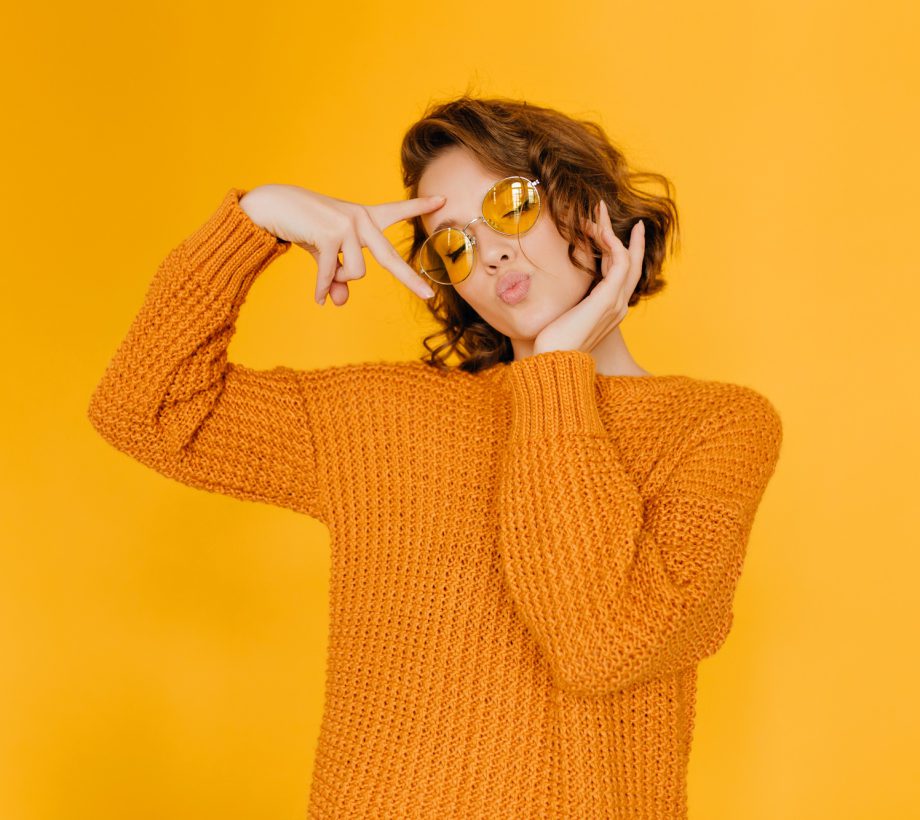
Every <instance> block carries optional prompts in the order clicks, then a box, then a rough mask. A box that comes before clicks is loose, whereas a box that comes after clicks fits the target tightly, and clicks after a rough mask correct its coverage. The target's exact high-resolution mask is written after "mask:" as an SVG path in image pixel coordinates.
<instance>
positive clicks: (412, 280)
mask: <svg viewBox="0 0 920 820" xmlns="http://www.w3.org/2000/svg"><path fill="white" fill-rule="evenodd" d="M358 226H359V227H358V231H359V238H360V240H361V244H362V245H364V246H365V247H366V248H367V249H368V250H369V251H370V252H371V254H372V255H373V257H374V259H376V260H377V261H378V262H379V263H380V265H381V266H382V267H384V268H386V269H387V270H388V271H389V272H390V273H392V274H393V276H395V277H396V278H397V279H398V280H399V281H400V282H402V283H403V284H404V285H405V286H406V287H407V288H409V290H411V291H413V292H414V293H416V294H418V295H419V296H421V297H422V299H430V298H431V297H432V295H433V294H434V291H432V289H431V287H430V286H429V285H426V284H425V282H424V281H423V279H422V277H421V275H420V274H419V273H418V272H417V271H414V270H413V269H412V268H411V267H410V266H409V264H408V263H407V262H406V260H405V259H403V258H402V256H400V254H399V251H397V250H396V248H394V247H393V245H392V244H391V243H390V240H389V239H387V238H386V237H385V236H384V235H383V234H382V233H381V232H380V230H379V229H378V228H377V226H376V225H375V224H374V221H373V219H372V218H371V217H370V215H369V214H363V213H362V214H360V215H359V217H358Z"/></svg>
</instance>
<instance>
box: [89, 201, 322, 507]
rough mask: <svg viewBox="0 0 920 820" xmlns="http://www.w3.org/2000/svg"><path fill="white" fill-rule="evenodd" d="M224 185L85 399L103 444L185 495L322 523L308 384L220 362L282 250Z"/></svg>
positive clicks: (286, 371)
mask: <svg viewBox="0 0 920 820" xmlns="http://www.w3.org/2000/svg"><path fill="white" fill-rule="evenodd" d="M245 193H246V191H244V190H242V189H238V188H232V189H230V190H229V191H228V193H227V194H226V195H225V196H224V199H223V201H222V202H221V204H220V206H219V208H218V209H217V211H216V212H214V213H213V214H212V215H211V216H210V217H209V218H208V219H207V220H206V221H205V222H204V224H203V225H201V226H200V227H199V228H198V229H197V230H196V231H195V232H194V233H192V234H191V235H190V236H189V237H188V238H186V239H185V240H184V241H182V242H181V243H180V244H179V245H178V246H177V247H175V248H174V249H173V250H172V251H171V252H170V253H169V254H168V255H167V257H166V258H165V259H164V260H163V262H162V263H161V264H160V266H159V268H158V270H157V272H156V274H155V276H154V277H153V281H152V282H151V284H150V285H149V287H148V290H147V293H146V297H145V299H144V302H143V304H142V306H141V308H140V311H139V312H138V314H137V315H136V316H135V318H134V321H133V323H132V324H131V326H130V328H129V330H128V333H127V335H126V337H125V338H124V340H123V341H122V342H121V345H120V346H119V347H118V349H117V350H116V352H115V354H114V356H113V358H112V359H111V361H110V362H109V364H108V366H107V368H106V370H105V373H104V374H103V376H102V378H101V380H100V381H99V383H98V385H97V386H96V388H95V390H94V392H93V394H92V397H91V399H90V404H89V409H88V417H89V420H90V422H91V423H92V425H93V426H94V427H95V428H96V430H97V431H98V432H99V433H100V434H101V435H102V437H103V438H105V439H106V440H107V441H108V442H109V443H110V444H112V445H113V446H114V447H116V448H117V449H119V450H121V451H122V452H124V453H127V454H128V455H130V456H132V457H133V458H135V459H137V460H138V461H140V462H142V463H143V464H145V465H147V466H149V467H152V468H153V469H155V470H157V471H158V472H160V473H161V474H163V475H165V476H168V477H170V478H173V479H176V480H178V481H181V482H183V483H185V484H188V485H190V486H193V487H197V488H200V489H205V490H208V491H211V492H217V493H223V494H226V495H230V496H234V497H236V498H240V499H245V500H251V501H261V502H266V503H269V504H274V505H277V506H280V507H286V508H288V509H291V510H294V511H297V512H302V513H305V514H308V515H311V516H313V517H316V518H318V519H320V520H325V518H324V512H323V509H322V507H321V504H320V492H319V487H318V480H317V474H316V470H315V464H314V447H313V438H312V436H313V431H312V429H311V423H310V398H311V380H310V376H311V374H313V373H318V372H320V371H296V370H292V369H290V368H288V367H282V366H279V367H275V368H272V369H270V370H254V369H251V368H248V367H244V366H243V365H240V364H235V363H233V362H229V361H228V360H227V347H228V346H229V344H230V340H231V338H232V336H233V333H234V330H235V321H236V318H237V315H238V313H239V310H240V307H241V306H242V304H243V301H244V300H245V298H246V294H247V292H248V290H249V288H250V287H251V285H252V283H253V282H254V280H255V279H256V277H257V276H258V275H259V273H260V272H261V271H262V270H264V269H265V268H266V267H267V266H268V265H269V264H270V263H271V262H272V261H273V260H274V259H275V258H277V257H278V256H280V255H281V254H283V253H285V252H286V251H287V250H288V249H289V247H290V243H289V242H286V241H284V240H282V239H279V238H278V237H275V236H274V235H273V234H271V233H270V232H268V231H266V230H264V229H263V228H262V227H261V226H259V225H256V224H255V223H254V222H253V221H252V220H251V219H250V218H249V215H248V214H247V213H246V212H245V211H244V210H243V209H242V208H241V207H240V204H239V199H240V197H241V196H242V195H243V194H245Z"/></svg>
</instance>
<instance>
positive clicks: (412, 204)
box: [365, 194, 445, 231]
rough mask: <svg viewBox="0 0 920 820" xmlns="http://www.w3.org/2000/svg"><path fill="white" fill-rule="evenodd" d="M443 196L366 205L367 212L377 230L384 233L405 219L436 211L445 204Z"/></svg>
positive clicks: (418, 197)
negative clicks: (386, 229)
mask: <svg viewBox="0 0 920 820" xmlns="http://www.w3.org/2000/svg"><path fill="white" fill-rule="evenodd" d="M444 199H445V197H443V196H442V195H440V194H439V195H437V196H417V197H415V198H414V199H398V200H396V201H395V202H383V203H381V204H380V205H366V206H365V210H366V211H367V213H368V215H369V216H370V218H371V221H372V222H373V223H374V226H375V227H376V228H377V230H379V231H382V230H384V229H385V228H389V227H390V225H393V224H395V223H397V222H402V221H403V220H404V219H411V218H412V217H413V216H421V215H422V214H426V213H428V212H429V211H436V210H437V209H438V208H440V207H441V206H442V205H443V204H444Z"/></svg>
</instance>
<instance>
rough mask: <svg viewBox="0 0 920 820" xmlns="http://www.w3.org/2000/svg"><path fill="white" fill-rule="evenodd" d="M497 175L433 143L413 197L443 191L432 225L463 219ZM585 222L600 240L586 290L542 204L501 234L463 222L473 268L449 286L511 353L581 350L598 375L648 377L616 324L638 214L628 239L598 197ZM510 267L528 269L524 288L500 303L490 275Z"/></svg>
mask: <svg viewBox="0 0 920 820" xmlns="http://www.w3.org/2000/svg"><path fill="white" fill-rule="evenodd" d="M502 176H505V175H502V174H499V175H496V173H495V172H494V171H490V170H488V169H486V168H484V167H483V166H482V165H481V164H480V163H479V162H478V161H477V159H476V158H475V157H474V156H473V155H472V154H471V153H470V152H469V151H468V150H467V149H465V148H463V147H461V146H451V147H450V148H448V149H445V150H444V151H442V152H441V153H440V154H439V155H438V156H437V157H436V158H435V159H434V160H432V161H431V162H430V163H429V164H428V167H427V168H426V169H425V172H424V173H423V174H422V178H421V180H420V181H419V186H418V193H419V195H420V196H429V195H432V194H437V193H440V194H443V195H444V196H445V202H444V205H443V207H441V208H437V209H435V210H433V211H430V212H428V213H426V214H424V215H423V216H422V223H423V225H424V227H425V230H426V231H427V232H428V233H432V232H433V231H434V229H435V227H437V226H438V225H440V224H441V223H442V222H448V223H450V224H452V225H454V226H457V227H462V226H464V225H466V224H467V223H468V222H469V221H470V220H471V219H473V218H474V217H475V216H478V215H480V213H481V206H482V199H483V196H484V195H485V193H486V191H488V190H489V188H490V187H491V186H492V185H493V184H494V183H495V182H496V181H497V180H498V179H500V178H501V177H502ZM585 231H586V233H588V234H589V235H590V236H592V238H594V240H595V241H596V242H597V244H598V246H599V247H600V248H602V249H603V256H602V259H601V273H602V275H603V280H602V281H599V282H598V283H597V284H596V285H595V287H594V288H593V289H592V290H591V292H590V293H588V289H589V287H590V286H591V283H592V281H593V279H592V277H591V275H590V274H588V273H585V272H584V271H582V270H580V269H578V268H577V267H575V266H574V265H573V264H572V262H571V261H570V260H569V258H568V253H567V249H568V242H567V241H566V240H565V239H563V237H562V236H561V235H560V234H559V231H558V230H557V228H556V226H555V223H554V222H553V220H552V218H551V215H550V212H549V207H548V204H547V203H544V205H543V207H542V208H541V212H540V215H539V218H538V219H537V222H536V223H535V225H534V227H533V228H531V229H530V230H529V231H528V232H527V233H526V234H524V235H522V236H520V237H509V236H504V235H502V234H500V233H498V232H496V231H494V230H492V229H491V228H489V227H488V226H487V225H485V224H484V223H483V222H482V221H479V222H476V223H474V224H473V225H471V226H470V227H469V228H467V232H468V233H471V234H473V235H475V238H476V242H477V244H476V253H475V260H474V264H473V269H472V271H471V272H470V274H469V275H468V276H467V277H466V279H464V280H463V281H461V282H457V283H455V284H454V285H453V287H454V288H455V289H456V290H457V292H458V293H459V295H460V296H461V297H462V298H463V299H464V300H465V301H466V302H468V303H469V304H470V306H471V307H473V309H474V310H476V312H477V313H478V314H479V315H480V316H481V317H482V318H483V320H484V321H486V322H488V323H489V324H490V325H491V326H492V327H494V328H495V329H496V330H498V331H499V332H501V333H503V334H504V335H506V336H507V337H508V338H509V339H510V340H511V346H512V348H513V350H514V358H515V360H516V361H517V360H519V359H522V358H524V357H526V356H533V355H537V354H539V353H545V352H548V351H551V350H581V351H583V352H585V353H589V354H590V355H591V356H592V357H593V358H594V360H595V370H596V372H597V373H599V374H601V375H610V376H617V375H624V376H651V375H652V374H651V373H649V372H648V371H647V370H645V369H644V368H642V367H640V366H639V365H638V364H637V363H636V361H635V360H634V359H633V357H632V355H631V354H630V352H629V350H628V348H627V347H626V343H625V341H624V339H623V334H622V332H621V328H620V323H621V322H622V321H623V319H624V318H625V316H626V314H627V311H628V305H627V302H628V299H629V295H630V294H631V293H632V292H633V291H634V290H635V287H636V284H637V283H638V281H639V276H640V275H641V273H642V260H643V256H644V253H645V236H644V226H643V224H642V221H641V220H639V221H637V223H636V225H635V226H634V228H633V231H632V234H631V237H630V240H629V247H628V248H627V247H626V246H625V245H623V243H622V242H621V241H620V240H619V239H618V238H617V237H616V235H615V234H614V233H613V230H612V229H611V227H610V217H609V214H608V212H607V207H606V204H605V203H603V202H599V203H598V206H597V209H596V210H595V220H593V221H589V222H588V223H587V224H586V225H585ZM576 258H577V259H579V261H581V262H582V263H583V264H586V265H588V267H591V266H592V262H593V259H592V258H591V257H590V256H589V255H588V253H587V251H586V250H584V249H579V251H578V252H577V253H576ZM510 270H516V271H521V272H524V273H527V274H530V276H531V287H530V291H529V292H528V295H527V296H526V297H525V298H524V300H523V301H521V302H519V303H518V304H516V305H507V304H505V303H504V302H502V301H501V300H500V299H498V297H497V295H496V291H495V287H496V283H497V280H498V279H499V277H500V276H501V275H502V274H504V273H505V272H507V271H510ZM436 287H451V285H437V286H436Z"/></svg>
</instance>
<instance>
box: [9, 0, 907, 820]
mask: <svg viewBox="0 0 920 820" xmlns="http://www.w3.org/2000/svg"><path fill="white" fill-rule="evenodd" d="M917 8H918V7H917V4H916V3H914V2H909V0H904V2H892V1H891V0H883V2H873V3H861V4H844V3H838V2H829V1H828V2H802V0H779V2H762V3H754V4H740V3H733V2H721V3H717V2H708V3H707V2H704V3H685V2H662V3H630V4H626V3H609V2H599V0H598V1H597V2H593V3H585V4H569V3H565V4H558V5H557V4H551V3H545V2H540V1H539V0H535V2H531V3H511V4H497V3H484V2H478V0H474V2H463V3H460V4H454V5H446V6H445V5H436V4H432V3H420V2H414V1H413V0H409V2H403V3H399V4H397V5H393V6H384V5H383V4H379V5H377V4H361V3H358V4H347V3H328V4H322V5H320V4H313V3H290V2H276V3H270V4H242V3H209V4H206V5H202V4H198V5H192V6H189V5H187V4H185V3H178V2H167V3H155V4H151V5H150V6H149V7H142V6H133V5H131V4H122V3H107V4H101V3H97V4H90V5H88V6H85V5H80V6H77V5H72V4H68V5H64V4H60V3H57V4H54V3H52V4H51V5H50V6H48V5H43V6H36V7H27V6H26V5H25V4H16V6H15V8H13V9H10V10H9V11H8V12H7V13H6V15H5V16H6V32H5V35H4V36H3V37H4V40H5V42H4V43H3V48H2V51H0V54H2V56H0V60H2V65H0V68H2V77H3V79H2V83H3V87H4V95H3V100H4V115H5V116H4V120H5V123H6V127H5V128H4V129H3V141H4V145H3V157H4V173H3V179H4V185H3V193H2V196H0V209H2V225H3V245H4V260H3V265H4V272H3V273H4V275H3V282H4V291H5V293H4V295H3V299H2V302H0V305H2V307H0V310H2V317H0V320H2V321H0V332H2V334H3V337H2V346H3V352H4V366H5V373H6V376H5V377H3V383H4V393H5V395H4V400H3V403H2V413H3V418H2V429H3V432H4V442H3V448H2V482H3V553H2V562H3V563H2V571H0V623H2V635H0V650H2V658H0V663H2V670H3V671H2V673H0V698H2V700H0V817H3V818H4V819H5V820H39V819H41V820H45V819H46V818H47V820H74V819H76V818H79V819H80V820H84V818H86V819H87V820H88V819H89V818H92V820H106V819H107V818H126V817H130V818H132V820H147V818H151V819H152V818H158V819H159V818H170V820H180V818H181V819H183V820H184V819H185V818H189V819H190V820H191V818H195V820H202V819H203V818H211V817H213V818H218V817H219V818H222V820H230V819H231V818H273V819H274V818H301V817H304V816H305V809H306V797H307V788H308V783H309V776H310V771H311V764H312V760H313V751H314V744H315V741H316V737H317V734H318V731H319V721H320V715H321V706H322V694H323V664H324V651H325V646H326V632H327V627H328V622H327V617H326V599H325V596H326V591H327V573H328V553H327V546H328V533H327V530H326V529H325V528H324V527H323V526H322V525H320V524H319V523H318V522H316V521H313V520H312V519H308V518H306V517H304V516H298V515H296V514H294V513H291V512H288V511H285V510H281V509H275V508H271V507H268V506H263V505H258V504H252V503H242V502H239V501H236V500H233V499H230V498H227V497H222V496H218V495H214V494H208V493H204V492H201V491H198V490H193V489H190V488H187V487H185V486H183V485H181V484H178V483H176V482H173V481H170V480H168V479H165V478H163V477H161V476H159V475H158V474H156V473H154V472H152V471H150V470H148V469H147V468H144V467H142V466H141V465H139V464H138V463H136V462H134V461H132V460H131V459H130V458H128V457H127V456H125V455H123V454H121V453H119V452H117V451H116V450H114V449H113V448H111V447H109V446H108V445H107V444H106V443H105V442H104V441H103V440H102V439H101V438H100V437H99V436H98V435H97V434H96V433H95V431H94V430H93V429H92V427H91V426H90V424H89V422H88V420H87V418H86V408H87V405H88V402H89V397H90V394H91V391H92V389H93V387H94V386H95V384H96V382H97V381H98V379H99V378H100V376H101V374H102V371H103V370H104V368H105V365H106V364H107V362H108V360H109V358H110V356H111V355H112V354H113V353H114V351H115V349H116V347H117V345H118V343H119V342H120V341H121V339H122V338H123V336H124V334H125V332H126V331H127V328H128V326H129V324H130V321H131V319H132V318H133V315H134V313H135V312H136V310H137V309H138V308H139V307H140V303H141V300H142V298H143V295H144V293H145V291H146V288H147V285H148V283H149V281H150V279H151V278H152V276H153V273H154V271H155V269H156V267H157V265H158V264H159V262H160V261H161V259H162V258H163V257H164V256H165V255H166V254H167V252H168V251H169V250H170V249H171V248H172V247H174V246H175V245H176V244H178V242H179V241H181V240H182V239H183V238H184V237H185V236H187V235H189V234H190V233H191V232H192V231H193V230H194V229H195V228H196V227H197V226H198V225H199V224H201V223H202V222H203V221H204V220H205V219H206V218H207V217H208V216H209V215H210V214H211V213H212V212H213V211H214V210H216V208H217V206H218V204H219V203H220V200H221V198H222V197H223V196H224V194H225V193H226V191H227V190H228V189H229V188H230V187H233V186H237V187H243V188H251V187H255V186H256V185H259V184H263V183H269V182H284V183H290V184H297V185H302V186H304V187H307V188H311V189H315V190H318V191H321V192H323V193H328V194H332V195H335V196H338V197H342V198H346V199H352V200H356V201H361V202H365V203H371V202H381V201H384V200H388V199H397V198H401V197H402V196H403V191H402V188H401V184H400V179H399V173H398V150H399V141H400V138H401V136H402V133H403V132H404V130H405V129H406V128H407V127H408V126H409V125H410V124H411V123H412V122H413V121H414V120H415V119H416V118H417V117H418V116H419V115H420V114H421V112H422V110H423V109H424V107H425V105H426V104H427V103H428V101H429V100H432V99H435V100H440V99H444V98H447V97H450V96H453V95H455V94H457V93H460V92H462V91H463V90H464V89H465V88H466V87H467V86H468V84H472V86H473V87H474V88H475V90H476V91H477V92H478V93H481V94H493V93H494V94H500V95H507V96H513V97H520V98H525V99H527V100H528V101H531V102H535V103H539V104H545V105H550V106H553V107H556V108H559V109H561V110H563V111H565V112H567V113H570V114H575V115H577V116H582V117H587V118H594V119H597V120H599V121H600V122H601V123H602V125H604V127H605V128H607V130H608V132H609V133H610V135H611V136H612V137H613V139H614V140H615V141H617V143H618V144H619V145H621V146H622V147H623V148H625V149H626V151H627V153H628V155H629V157H630V159H631V160H632V162H633V163H634V164H636V165H639V166H643V167H646V168H650V169H652V170H656V171H660V172H661V173H664V174H666V175H667V176H669V177H670V178H671V179H672V180H673V181H674V182H675V184H676V186H677V201H678V207H679V209H680V214H681V218H682V227H683V238H684V241H683V250H682V253H681V254H680V255H679V256H678V257H677V258H676V259H674V260H673V262H672V264H670V266H669V267H668V269H667V270H666V275H667V277H668V279H669V282H670V284H669V287H668V289H667V290H666V291H665V292H664V293H663V294H662V295H661V296H660V297H657V298H656V299H655V300H653V301H651V302H649V303H648V304H646V305H643V306H640V307H639V308H637V309H634V310H633V311H631V313H630V315H629V316H628V317H627V319H626V320H625V323H624V325H623V328H624V335H625V337H626V339H627V341H628V343H629V345H630V349H631V351H632V353H633V355H634V356H635V358H636V359H637V361H638V362H639V363H640V364H641V365H642V366H644V367H645V368H647V369H649V370H651V371H652V372H653V373H659V374H661V373H684V374H688V375H692V376H696V377H700V378H712V379H721V380H726V381H735V382H739V383H743V384H748V385H750V386H752V387H754V388H756V389H757V390H760V391H761V392H763V393H764V394H765V395H766V396H768V397H769V398H770V399H771V401H773V402H774V404H775V405H776V406H777V408H778V409H779V410H780V413H781V415H782V417H783V420H784V432H785V437H784V445H783V451H782V454H781V458H780V462H779V466H778V469H777V473H776V475H775V476H774V479H773V481H772V483H771V485H770V487H769V488H768V491H767V493H766V495H765V497H764V500H763V503H762V506H761V509H760V512H759V514H758V519H757V522H756V525H755V528H754V531H753V534H752V538H751V542H750V545H749V552H748V559H747V563H746V567H745V572H744V575H743V577H742V581H741V584H740V587H739V590H738V595H737V599H736V617H735V623H734V627H733V631H732V634H731V636H730V638H729V640H728V642H727V644H726V645H725V647H724V648H723V649H722V650H721V651H720V652H719V653H718V654H717V655H716V656H715V657H713V658H711V659H708V660H707V661H704V662H703V664H702V665H701V667H700V680H699V683H700V688H699V700H698V716H697V726H696V732H695V736H694V743H693V753H692V756H691V764H690V776H689V788H690V817H691V820H737V819H738V818H745V819H746V820H777V818H781V819H782V820H785V819H786V818H809V819H810V818H835V820H844V819H845V818H846V819H849V818H873V820H882V818H906V817H910V816H918V813H920V796H918V779H917V778H916V756H917V749H918V742H920V731H918V728H920V727H918V709H917V707H916V692H917V691H918V688H920V681H918V675H917V667H918V663H917V660H916V649H917V641H916V637H915V636H916V634H917V633H916V630H917V626H918V619H917V610H916V603H915V602H916V600H917V597H918V596H917V587H918V584H917V578H918V570H920V558H918V550H917V547H918V538H917V534H916V532H917V529H916V523H915V521H916V516H915V515H914V514H912V513H911V511H916V509H917V502H916V493H917V488H918V481H917V465H918V463H920V452H918V435H917V432H916V424H917V419H918V412H917V411H918V407H917V404H918V402H917V378H918V375H920V374H918V371H917V368H916V366H915V356H916V353H917V344H916V339H917V337H916V319H917V315H918V310H917V307H916V305H917V304H918V300H920V284H918V274H920V266H918V263H917V257H916V244H917V243H916V237H917V224H918V218H920V208H918V183H920V178H918V177H920V175H918V159H917V150H918V149H917V146H918V145H920V134H918V127H917V107H918V82H917V81H918V77H920V71H918V67H920V66H918V59H917V56H916V55H917V34H918V25H917V24H918V19H920V14H918V11H917ZM387 235H388V236H390V237H391V238H393V237H396V236H397V235H398V232H397V231H396V229H391V230H389V231H388V232H387ZM366 257H367V259H368V262H369V270H368V275H367V276H366V277H365V279H363V280H361V281H359V282H356V283H352V285H351V290H352V295H351V298H350V300H349V301H348V303H347V304H346V305H345V306H344V307H343V308H336V307H335V306H334V305H333V304H332V303H331V300H330V301H328V302H327V304H326V305H325V307H322V308H320V307H318V306H317V305H316V304H315V303H314V302H313V300H312V294H313V288H314V282H315V278H314V274H315V263H314V261H313V259H312V258H311V257H310V256H308V255H307V254H306V253H304V252H303V251H301V250H300V249H298V248H292V250H291V252H290V253H288V254H287V255H286V256H285V257H284V258H282V259H280V260H278V261H277V262H276V263H274V264H273V265H272V266H271V268H270V269H269V270H268V271H267V272H266V273H264V274H263V275H262V276H261V277H260V279H259V280H258V281H257V282H256V284H255V285H254V287H253V289H252V290H251V292H250V296H249V299H248V301H247V304H246V307H245V308H244V310H243V313H242V315H241V317H240V320H239V323H238V325H237V328H238V329H237V334H236V336H235V337H234V340H233V343H232V345H231V349H230V356H231V358H232V359H234V360H236V361H240V362H243V363H246V364H249V365H251V366H258V367H270V366H273V365H275V364H287V365H291V366H298V367H321V366H326V365H333V364H339V363H345V362H357V361H368V360H372V359H393V360H400V359H408V358H415V357H417V356H418V355H420V354H421V352H422V351H421V347H420V340H421V338H422V336H423V335H424V332H425V331H426V330H427V325H426V323H425V320H424V315H423V310H422V308H421V307H420V304H421V303H420V302H418V300H417V298H416V297H414V296H412V295H411V294H410V293H409V292H408V290H406V289H405V288H404V287H403V286H402V285H400V284H399V283H398V282H397V281H396V280H395V279H394V278H393V277H392V276H391V275H389V274H388V273H387V272H386V271H384V270H383V269H382V268H380V267H379V266H377V265H375V264H373V259H372V258H371V257H370V254H369V253H366ZM421 489H422V488H420V491H421Z"/></svg>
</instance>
